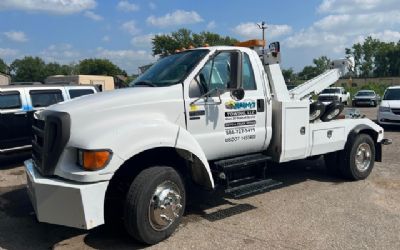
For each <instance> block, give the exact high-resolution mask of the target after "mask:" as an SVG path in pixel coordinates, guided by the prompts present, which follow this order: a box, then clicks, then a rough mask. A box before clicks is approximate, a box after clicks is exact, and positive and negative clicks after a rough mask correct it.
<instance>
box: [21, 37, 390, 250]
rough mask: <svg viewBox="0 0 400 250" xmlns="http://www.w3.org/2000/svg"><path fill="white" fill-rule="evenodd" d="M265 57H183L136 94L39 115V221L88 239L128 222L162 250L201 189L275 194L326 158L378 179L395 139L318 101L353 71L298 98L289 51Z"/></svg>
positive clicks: (240, 53) (357, 175) (30, 167)
mask: <svg viewBox="0 0 400 250" xmlns="http://www.w3.org/2000/svg"><path fill="white" fill-rule="evenodd" d="M263 45H264V42H263V41H259V40H251V41H248V42H243V43H240V44H238V46H218V47H202V48H196V49H190V50H186V51H182V52H179V53H176V54H173V55H170V56H168V57H165V58H163V59H161V60H159V61H158V62H157V63H155V64H154V65H153V66H152V67H151V68H150V69H149V70H147V71H146V72H145V73H144V74H143V75H142V76H140V77H139V78H138V79H137V80H136V81H135V82H134V83H133V86H132V87H131V88H129V89H121V90H115V91H109V92H104V93H100V94H97V95H93V96H88V97H85V98H78V99H76V100H73V101H69V102H65V103H61V104H57V105H54V106H51V107H50V108H48V109H46V110H45V111H42V112H38V113H36V114H35V120H34V125H33V133H34V137H33V142H32V144H33V154H32V159H31V160H28V161H26V162H25V168H26V172H27V178H28V193H29V196H30V198H31V201H32V203H33V206H34V209H35V212H36V216H37V218H38V220H39V221H40V222H47V223H53V224H59V225H65V226H70V227H76V228H82V229H91V228H94V227H97V226H99V225H102V224H104V223H105V222H107V223H108V222H110V223H115V222H121V225H124V226H125V228H126V230H127V231H128V233H129V234H130V235H131V236H133V237H134V238H135V239H137V240H139V241H142V242H145V243H148V244H155V243H157V242H159V241H162V240H163V239H166V238H167V237H169V236H170V235H171V234H172V233H173V232H174V231H175V229H176V228H177V226H178V225H179V223H180V222H181V218H182V215H183V213H184V211H185V204H186V201H187V199H190V198H191V197H190V195H189V192H188V190H189V189H190V188H191V187H194V186H199V187H204V188H208V189H215V188H217V187H220V188H223V189H225V192H226V193H228V194H230V195H232V196H234V197H240V196H242V195H247V194H250V193H252V192H255V191H262V190H266V189H267V188H269V187H271V186H274V185H276V182H274V181H273V180H271V179H268V175H267V171H266V169H267V168H268V165H269V163H270V162H275V163H282V162H288V161H293V160H298V159H306V158H309V157H316V156H321V155H324V156H325V159H326V160H327V161H326V163H327V167H328V169H329V170H330V171H332V172H335V173H339V174H341V175H342V176H343V177H345V178H348V179H350V180H361V179H364V178H366V177H367V176H368V175H369V174H370V172H371V170H372V168H373V166H374V162H375V161H381V158H382V145H383V144H390V140H388V139H384V131H383V129H382V128H381V127H380V126H378V125H376V124H375V123H373V122H372V121H371V120H369V119H335V118H337V117H338V115H339V113H340V107H341V106H340V105H339V104H336V106H335V105H332V107H329V108H326V109H324V110H320V109H316V108H315V107H314V108H312V107H313V105H314V104H315V103H312V104H310V100H309V99H310V96H311V95H312V94H318V93H319V92H320V91H322V90H323V89H325V88H327V87H328V86H330V85H331V84H333V83H334V82H335V81H336V80H337V79H338V78H339V77H340V76H341V75H343V74H344V73H345V72H346V70H347V69H348V68H349V67H350V68H351V67H352V66H353V65H352V63H353V61H352V60H350V59H343V60H337V61H334V63H333V65H332V69H330V70H328V71H327V72H325V73H324V74H322V75H320V76H318V77H317V78H315V79H313V80H311V81H309V82H307V83H305V84H303V85H301V86H298V87H297V88H295V89H292V90H291V91H288V90H287V88H286V84H285V81H284V78H283V76H282V72H281V69H280V66H279V62H280V51H279V43H273V44H271V45H270V46H269V48H268V49H263ZM317 106H318V105H317ZM322 106H324V105H322ZM316 110H317V111H318V110H319V111H318V112H316ZM310 111H311V112H310ZM310 113H311V114H310ZM311 116H312V117H311Z"/></svg>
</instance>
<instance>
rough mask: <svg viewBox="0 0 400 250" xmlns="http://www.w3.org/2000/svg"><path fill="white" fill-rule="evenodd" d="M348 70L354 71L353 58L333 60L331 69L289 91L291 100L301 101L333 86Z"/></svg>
mask: <svg viewBox="0 0 400 250" xmlns="http://www.w3.org/2000/svg"><path fill="white" fill-rule="evenodd" d="M349 70H351V71H353V70H354V58H353V57H349V58H345V59H339V60H334V61H333V62H332V64H331V69H329V70H327V71H325V72H324V73H322V74H321V75H318V76H316V77H314V78H313V79H311V80H309V81H307V82H305V83H303V84H301V85H299V86H297V87H296V88H294V89H292V90H290V91H289V95H290V97H291V99H293V100H303V99H305V98H308V97H309V96H310V95H312V94H319V93H320V92H321V91H322V90H324V89H326V88H328V87H329V86H331V85H332V84H334V83H335V82H336V81H337V80H338V79H339V78H340V77H341V76H344V75H345V74H346V73H347V72H348V71H349Z"/></svg>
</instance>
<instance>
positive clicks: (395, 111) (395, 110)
mask: <svg viewBox="0 0 400 250" xmlns="http://www.w3.org/2000/svg"><path fill="white" fill-rule="evenodd" d="M392 112H393V113H394V114H396V115H400V109H392Z"/></svg>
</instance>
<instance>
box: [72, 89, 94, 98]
mask: <svg viewBox="0 0 400 250" xmlns="http://www.w3.org/2000/svg"><path fill="white" fill-rule="evenodd" d="M68 93H69V96H70V97H71V99H74V98H77V97H80V96H84V95H90V94H94V90H93V89H70V90H69V91H68Z"/></svg>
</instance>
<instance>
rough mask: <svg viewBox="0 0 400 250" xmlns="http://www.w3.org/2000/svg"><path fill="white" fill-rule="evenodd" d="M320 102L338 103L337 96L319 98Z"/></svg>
mask: <svg viewBox="0 0 400 250" xmlns="http://www.w3.org/2000/svg"><path fill="white" fill-rule="evenodd" d="M318 100H319V101H321V102H331V101H336V100H337V96H319V97H318Z"/></svg>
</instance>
